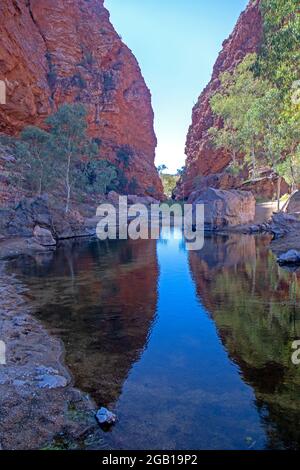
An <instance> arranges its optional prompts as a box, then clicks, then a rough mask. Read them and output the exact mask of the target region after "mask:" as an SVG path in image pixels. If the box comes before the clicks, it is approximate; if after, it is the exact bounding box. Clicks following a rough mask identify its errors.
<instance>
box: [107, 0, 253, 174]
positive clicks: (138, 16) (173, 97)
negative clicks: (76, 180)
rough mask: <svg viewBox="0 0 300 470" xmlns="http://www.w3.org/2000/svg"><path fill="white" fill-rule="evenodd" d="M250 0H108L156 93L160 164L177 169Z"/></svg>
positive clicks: (125, 40) (110, 9)
mask: <svg viewBox="0 0 300 470" xmlns="http://www.w3.org/2000/svg"><path fill="white" fill-rule="evenodd" d="M247 3H248V0H105V6H106V7H107V8H108V9H109V11H110V13H111V21H112V23H113V24H114V26H115V28H116V30H117V31H118V33H119V34H121V36H122V38H123V40H124V42H125V43H126V44H127V45H128V46H129V47H130V49H131V50H132V51H133V53H134V54H135V56H136V58H137V59H138V61H139V64H140V67H141V69H142V73H143V75H144V77H145V80H146V82H147V85H148V87H149V88H150V90H151V93H152V104H153V108H154V113H155V131H156V135H157V138H158V148H157V152H156V164H157V165H158V164H161V163H165V164H166V165H167V166H168V169H169V171H170V172H174V173H175V172H176V170H177V168H180V167H181V166H182V165H183V164H184V161H185V155H184V146H185V140H186V135H187V131H188V127H189V125H190V123H191V113H192V107H193V105H194V104H195V103H196V101H197V98H198V96H199V95H200V92H201V91H202V89H203V88H204V87H205V85H206V84H207V83H208V81H209V79H210V77H211V73H212V68H213V65H214V62H215V60H216V58H217V55H218V53H219V51H220V50H221V48H222V42H223V41H224V39H226V38H227V37H228V35H229V34H230V33H231V31H232V30H233V27H234V25H235V23H236V21H237V18H238V16H239V15H240V13H241V12H242V10H244V9H245V7H246V5H247Z"/></svg>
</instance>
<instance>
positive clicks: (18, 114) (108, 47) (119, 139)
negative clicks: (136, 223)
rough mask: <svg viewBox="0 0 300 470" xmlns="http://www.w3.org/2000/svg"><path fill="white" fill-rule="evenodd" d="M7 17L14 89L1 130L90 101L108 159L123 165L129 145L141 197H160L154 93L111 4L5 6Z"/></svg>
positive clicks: (73, 1) (26, 2) (1, 69)
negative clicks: (121, 153) (120, 159)
mask: <svg viewBox="0 0 300 470" xmlns="http://www.w3.org/2000/svg"><path fill="white" fill-rule="evenodd" d="M0 17H1V23H0V80H5V82H6V85H7V104H6V105H5V106H0V132H4V133H9V134H15V133H17V132H18V131H20V130H21V129H22V128H23V127H24V126H26V125H30V124H33V125H41V124H42V123H43V121H44V119H45V118H46V117H47V116H48V115H49V114H50V113H51V112H53V111H54V110H55V109H56V108H57V106H59V105H60V104H62V103H64V102H77V101H79V102H82V103H83V104H85V105H86V106H87V108H88V122H89V132H90V134H91V136H93V137H96V138H99V139H100V140H101V142H102V145H101V157H103V158H108V159H110V160H111V161H113V162H115V161H116V152H117V150H118V149H119V148H120V147H122V146H125V145H129V146H130V147H131V148H132V150H133V151H134V156H133V160H132V162H131V165H130V168H129V169H128V170H126V174H127V177H128V179H129V180H131V179H132V178H135V179H136V180H137V182H138V186H139V190H138V192H139V193H141V194H144V193H151V195H156V196H160V195H161V194H162V185H161V181H160V179H159V176H158V174H157V171H156V169H155V166H154V157H155V147H156V136H155V133H154V129H153V110H152V106H151V95H150V92H149V90H148V88H147V86H146V84H145V81H144V79H143V77H142V74H141V71H140V68H139V65H138V63H137V61H136V59H135V57H134V56H133V54H132V52H131V51H130V50H129V49H128V47H127V46H126V45H124V44H123V42H122V41H121V38H120V36H119V35H118V34H117V33H116V31H115V30H114V28H113V26H112V24H111V23H110V20H109V13H108V11H107V10H106V9H105V7H104V0H1V2H0Z"/></svg>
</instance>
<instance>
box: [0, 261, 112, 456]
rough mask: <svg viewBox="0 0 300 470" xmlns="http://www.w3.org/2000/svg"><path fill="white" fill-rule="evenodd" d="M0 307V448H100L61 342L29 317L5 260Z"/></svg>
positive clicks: (90, 406)
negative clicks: (0, 353)
mask: <svg viewBox="0 0 300 470" xmlns="http://www.w3.org/2000/svg"><path fill="white" fill-rule="evenodd" d="M0 310H1V320H0V339H1V342H2V345H3V344H5V350H4V351H3V352H2V357H1V361H2V364H1V365H0V406H1V421H0V449H2V450H5V449H9V450H12V449H17V450H26V449H79V448H91V449H93V448H95V449H99V448H105V442H104V439H103V433H102V431H101V430H100V428H99V426H98V425H97V423H96V420H95V414H96V409H95V408H96V407H95V404H94V403H93V401H92V400H91V398H90V397H89V396H87V395H85V394H83V393H82V392H81V391H79V390H77V389H75V388H74V387H73V385H72V377H71V376H70V374H69V372H68V370H67V368H66V367H65V366H64V364H63V357H64V351H63V346H62V344H61V342H60V341H59V340H57V339H56V338H53V337H51V336H50V335H49V334H48V333H47V331H46V330H45V329H44V328H43V326H42V325H41V324H40V323H39V322H38V321H36V320H35V319H34V318H33V316H32V315H31V312H30V306H29V301H28V299H27V298H26V289H25V288H24V287H23V286H22V284H21V283H20V282H19V281H18V279H17V278H16V277H15V276H14V275H13V274H9V273H8V272H7V271H6V265H5V263H2V264H1V265H0ZM2 349H3V348H2Z"/></svg>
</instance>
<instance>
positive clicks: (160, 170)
mask: <svg viewBox="0 0 300 470" xmlns="http://www.w3.org/2000/svg"><path fill="white" fill-rule="evenodd" d="M167 169H168V167H167V166H166V165H165V164H164V163H163V164H162V165H158V167H157V171H158V173H159V174H160V175H161V174H162V173H163V172H164V171H165V170H167Z"/></svg>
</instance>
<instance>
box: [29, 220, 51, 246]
mask: <svg viewBox="0 0 300 470" xmlns="http://www.w3.org/2000/svg"><path fill="white" fill-rule="evenodd" d="M33 234H34V238H35V240H36V241H37V242H38V243H39V244H40V245H42V246H54V245H56V241H55V240H54V238H53V236H52V233H51V232H50V230H48V229H46V228H42V227H40V226H39V225H36V226H35V227H34V231H33Z"/></svg>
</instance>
